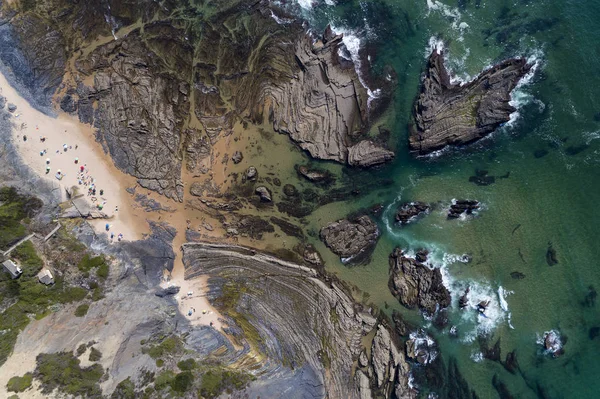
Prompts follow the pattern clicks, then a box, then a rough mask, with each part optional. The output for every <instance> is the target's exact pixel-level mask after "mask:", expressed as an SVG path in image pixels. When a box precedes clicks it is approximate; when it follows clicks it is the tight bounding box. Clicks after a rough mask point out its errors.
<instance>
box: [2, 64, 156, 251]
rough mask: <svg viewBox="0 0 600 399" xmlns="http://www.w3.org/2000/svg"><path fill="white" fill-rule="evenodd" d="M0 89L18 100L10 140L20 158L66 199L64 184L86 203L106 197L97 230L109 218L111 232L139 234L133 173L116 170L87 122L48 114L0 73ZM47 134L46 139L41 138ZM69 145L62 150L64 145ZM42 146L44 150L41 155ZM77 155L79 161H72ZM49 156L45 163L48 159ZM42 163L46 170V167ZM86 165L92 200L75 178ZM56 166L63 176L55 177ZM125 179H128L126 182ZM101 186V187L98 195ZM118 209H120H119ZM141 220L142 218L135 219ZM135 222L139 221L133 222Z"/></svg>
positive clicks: (141, 229)
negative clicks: (93, 190) (132, 194)
mask: <svg viewBox="0 0 600 399" xmlns="http://www.w3.org/2000/svg"><path fill="white" fill-rule="evenodd" d="M0 94H2V95H3V96H5V97H6V100H7V103H12V104H15V105H16V106H17V110H16V111H15V112H14V113H13V122H14V124H15V127H16V128H15V129H13V142H14V143H15V146H16V148H17V150H18V152H19V154H20V156H21V158H22V159H23V162H25V163H26V164H27V165H28V166H30V167H31V168H32V169H33V170H34V171H35V172H36V173H37V174H38V175H39V176H40V178H42V179H46V180H48V181H50V182H51V183H52V184H54V185H55V186H56V187H57V188H60V192H61V195H62V197H63V200H66V199H67V198H66V190H65V189H66V188H71V187H73V186H75V187H78V189H79V193H81V194H84V196H85V198H86V199H88V202H89V203H90V205H92V206H95V205H96V204H99V203H104V206H103V209H102V212H104V213H105V214H107V215H108V216H109V217H110V219H109V220H94V221H92V222H91V224H92V225H93V226H94V228H95V229H96V230H97V232H105V225H106V223H109V225H110V232H113V233H114V235H115V238H114V239H115V240H117V237H118V235H119V234H123V239H124V240H136V239H141V238H142V233H144V232H146V231H147V229H148V228H147V225H146V223H145V221H144V219H143V218H142V219H139V218H137V220H136V218H135V214H134V213H135V212H133V207H132V206H128V205H130V203H131V198H129V196H128V194H127V192H126V191H125V188H126V187H127V186H132V185H135V179H134V178H133V177H131V176H127V175H125V174H124V173H123V172H121V171H119V170H118V169H117V168H116V167H115V166H114V165H113V164H112V161H111V160H110V158H109V157H108V156H107V155H106V154H105V153H104V151H103V150H102V147H101V145H100V144H99V143H97V142H96V141H95V139H94V135H93V131H92V128H91V127H90V126H87V125H84V124H81V123H79V122H77V121H75V120H74V119H72V118H70V117H68V116H66V115H61V116H59V117H58V118H52V117H49V116H47V115H45V114H44V113H42V112H40V111H38V110H36V109H34V108H33V107H31V105H29V103H28V102H27V100H25V99H24V98H22V97H21V96H20V95H19V94H18V93H17V91H16V90H14V89H13V88H12V87H11V86H10V85H9V84H8V82H7V81H6V79H5V77H4V75H2V74H0ZM24 136H26V137H27V141H25V140H23V137H24ZM40 136H42V137H45V138H46V139H45V141H43V142H42V141H41V140H40ZM64 144H67V146H68V149H67V151H64V149H63V145H64ZM41 151H46V152H45V153H44V155H40V152H41ZM75 158H78V159H79V162H78V163H77V164H76V163H75ZM47 159H50V162H49V163H48V164H47V163H46V160H47ZM46 166H49V167H50V172H49V173H46ZM81 166H84V168H85V173H84V175H82V176H84V179H83V180H85V181H86V182H88V184H89V182H91V179H93V182H94V184H95V187H96V196H95V199H96V201H92V197H91V196H88V195H87V192H88V187H87V186H86V185H85V183H84V184H79V176H80V175H79V172H80V167H81ZM59 170H60V172H61V176H62V179H60V180H59V179H57V178H56V173H57V172H58V171H59ZM124 183H126V184H124ZM100 189H102V190H104V193H103V195H100ZM117 209H118V211H117ZM140 220H141V221H142V222H143V223H139V222H140ZM136 222H137V223H136Z"/></svg>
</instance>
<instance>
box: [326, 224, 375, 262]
mask: <svg viewBox="0 0 600 399" xmlns="http://www.w3.org/2000/svg"><path fill="white" fill-rule="evenodd" d="M320 236H321V240H323V242H324V243H325V245H327V247H328V248H329V249H331V251H332V252H333V253H335V254H336V255H339V256H340V257H341V258H342V261H343V262H349V261H351V260H356V259H357V258H358V257H359V255H365V254H367V253H368V252H369V251H371V250H372V249H373V248H374V247H375V244H376V243H377V239H378V238H379V229H378V228H377V224H375V222H373V220H371V218H370V217H368V216H366V215H362V216H359V217H358V218H356V219H352V220H348V219H342V220H338V221H337V222H333V223H330V224H329V225H327V226H326V227H323V228H322V229H321V232H320ZM361 257H362V256H361Z"/></svg>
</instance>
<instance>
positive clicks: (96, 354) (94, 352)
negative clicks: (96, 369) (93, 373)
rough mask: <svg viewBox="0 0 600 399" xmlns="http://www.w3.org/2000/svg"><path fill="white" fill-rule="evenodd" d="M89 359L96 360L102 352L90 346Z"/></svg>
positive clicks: (100, 357) (100, 356)
mask: <svg viewBox="0 0 600 399" xmlns="http://www.w3.org/2000/svg"><path fill="white" fill-rule="evenodd" d="M89 359H90V362H97V361H98V360H100V359H102V352H100V351H99V350H98V349H96V348H94V347H93V346H92V349H91V350H90V357H89Z"/></svg>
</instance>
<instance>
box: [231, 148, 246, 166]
mask: <svg viewBox="0 0 600 399" xmlns="http://www.w3.org/2000/svg"><path fill="white" fill-rule="evenodd" d="M242 159H244V155H243V154H242V152H241V151H236V152H234V153H233V155H232V156H231V160H232V161H233V163H234V164H236V165H237V164H238V163H240V162H242Z"/></svg>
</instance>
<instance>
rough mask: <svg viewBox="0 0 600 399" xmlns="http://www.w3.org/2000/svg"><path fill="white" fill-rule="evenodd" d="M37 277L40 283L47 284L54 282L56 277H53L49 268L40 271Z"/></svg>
mask: <svg viewBox="0 0 600 399" xmlns="http://www.w3.org/2000/svg"><path fill="white" fill-rule="evenodd" d="M37 277H38V279H39V280H40V283H42V284H46V285H50V284H54V277H52V273H50V270H48V269H42V270H41V271H40V272H39V273H38V275H37Z"/></svg>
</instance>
